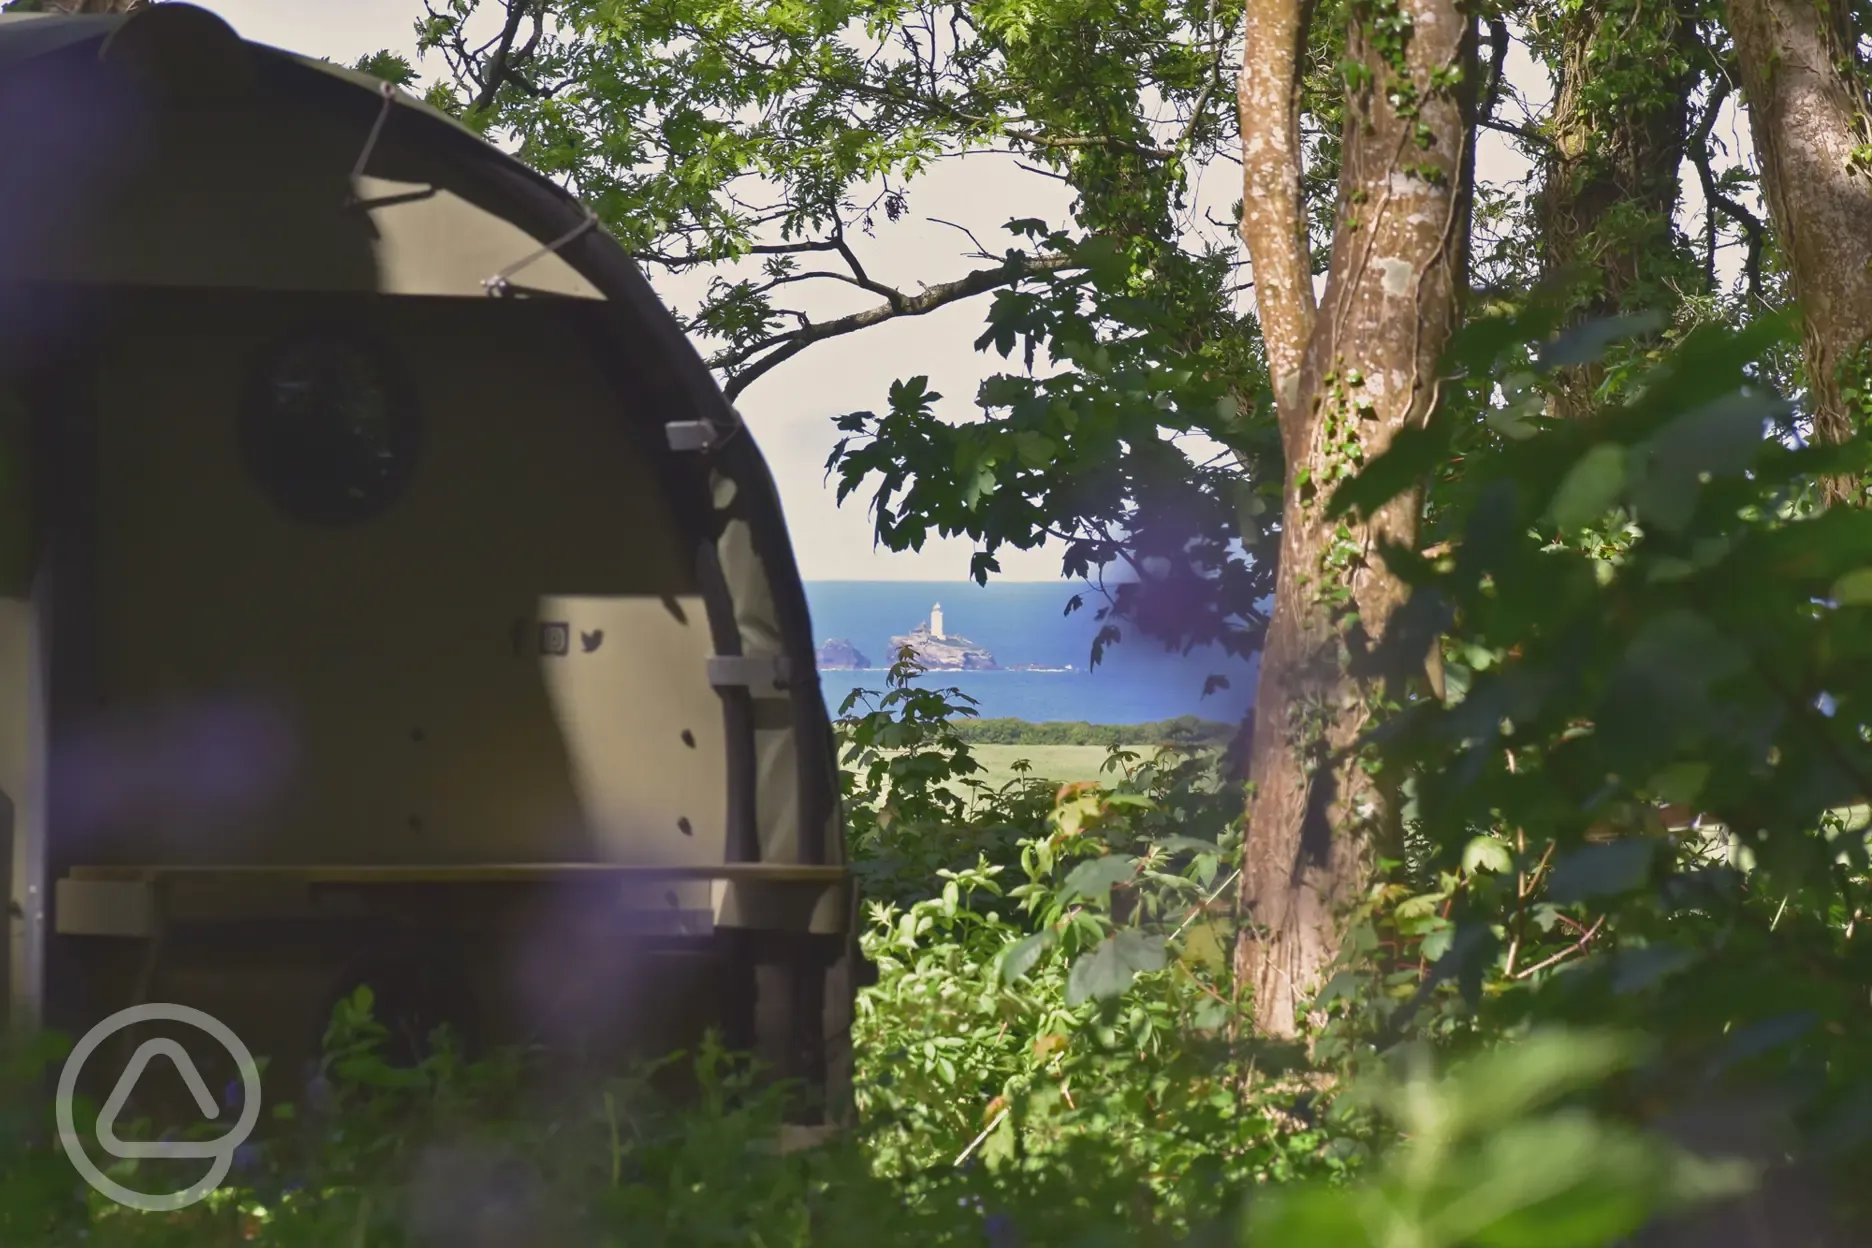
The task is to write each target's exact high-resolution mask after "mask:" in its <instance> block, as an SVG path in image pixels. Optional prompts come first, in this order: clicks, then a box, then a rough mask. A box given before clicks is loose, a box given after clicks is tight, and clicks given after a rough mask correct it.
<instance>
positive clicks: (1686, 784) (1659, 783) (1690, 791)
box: [1645, 762, 1710, 806]
mask: <svg viewBox="0 0 1872 1248" xmlns="http://www.w3.org/2000/svg"><path fill="white" fill-rule="evenodd" d="M1709 776H1710V765H1709V764H1708V763H1701V762H1686V763H1673V764H1672V765H1671V766H1669V767H1666V768H1665V769H1664V770H1663V771H1660V772H1659V773H1658V774H1657V775H1655V776H1653V777H1651V782H1650V783H1649V784H1648V785H1646V786H1645V787H1647V788H1649V789H1650V790H1651V791H1652V792H1653V793H1655V794H1656V795H1657V796H1658V798H1659V799H1660V800H1662V801H1666V802H1675V803H1677V804H1678V805H1681V806H1688V805H1689V804H1690V803H1692V802H1694V801H1696V800H1697V795H1698V794H1700V793H1702V792H1703V786H1704V785H1705V784H1707V783H1708V782H1709Z"/></svg>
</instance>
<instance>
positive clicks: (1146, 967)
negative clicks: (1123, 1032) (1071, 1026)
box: [1066, 930, 1169, 1009]
mask: <svg viewBox="0 0 1872 1248" xmlns="http://www.w3.org/2000/svg"><path fill="white" fill-rule="evenodd" d="M1168 962H1169V955H1168V954H1167V953H1166V952H1165V949H1164V938H1163V937H1161V936H1146V935H1144V934H1143V933H1142V932H1137V931H1129V930H1127V931H1122V932H1119V933H1118V934H1117V935H1115V936H1111V937H1108V938H1107V939H1105V940H1103V941H1101V942H1100V943H1099V946H1098V948H1096V949H1094V950H1092V951H1091V952H1090V953H1086V954H1083V955H1081V956H1080V958H1079V960H1078V961H1077V962H1074V963H1073V968H1072V972H1071V973H1070V974H1069V975H1068V976H1067V977H1066V1005H1067V1007H1068V1008H1069V1009H1077V1008H1078V1007H1079V1006H1081V1005H1083V1004H1085V1003H1086V1002H1087V1001H1095V1000H1096V1001H1108V1000H1110V999H1111V998H1113V997H1116V996H1120V995H1122V994H1123V993H1124V992H1125V990H1126V989H1128V988H1130V987H1131V981H1132V980H1134V979H1136V978H1137V977H1138V976H1139V975H1141V974H1146V973H1148V972H1151V971H1161V970H1162V969H1163V968H1164V967H1165V966H1166V965H1168Z"/></svg>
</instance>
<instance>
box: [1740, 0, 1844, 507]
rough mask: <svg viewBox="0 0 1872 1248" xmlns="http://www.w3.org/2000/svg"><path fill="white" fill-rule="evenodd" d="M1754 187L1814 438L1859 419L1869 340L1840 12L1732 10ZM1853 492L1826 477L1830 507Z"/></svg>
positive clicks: (1769, 0)
mask: <svg viewBox="0 0 1872 1248" xmlns="http://www.w3.org/2000/svg"><path fill="white" fill-rule="evenodd" d="M1729 26H1730V34H1731V36H1732V37H1733V38H1734V40H1735V48H1736V60H1737V62H1738V63H1739V65H1740V68H1741V76H1742V89H1743V95H1744V98H1745V99H1746V101H1747V103H1748V113H1749V127H1750V130H1751V131H1752V133H1753V137H1754V140H1755V151H1756V155H1757V158H1758V159H1759V160H1760V162H1761V170H1762V189H1763V191H1764V192H1765V198H1766V199H1767V201H1768V210H1769V216H1770V219H1771V221H1772V223H1773V225H1774V230H1775V235H1776V238H1777V240H1778V242H1779V244H1780V248H1781V252H1782V254H1783V258H1784V263H1785V264H1786V266H1787V268H1788V270H1789V273H1790V276H1791V278H1792V293H1793V295H1794V300H1795V302H1796V303H1797V304H1798V305H1799V307H1800V311H1801V317H1802V330H1803V346H1804V351H1803V355H1804V356H1805V361H1806V378H1805V380H1806V385H1807V392H1808V409H1809V412H1810V414H1811V417H1812V421H1813V430H1814V435H1815V437H1816V438H1818V439H1820V440H1822V441H1827V442H1839V441H1842V440H1844V439H1846V438H1848V437H1850V436H1852V434H1853V433H1854V432H1856V431H1857V430H1858V429H1859V427H1860V426H1861V424H1862V423H1863V421H1864V409H1865V404H1866V399H1865V395H1866V390H1867V386H1868V384H1869V383H1868V379H1869V377H1872V369H1869V368H1868V360H1867V351H1866V347H1867V340H1868V336H1872V146H1869V145H1868V144H1869V143H1872V107H1868V101H1867V94H1866V87H1865V70H1864V65H1863V63H1862V58H1861V56H1860V54H1859V51H1858V42H1857V38H1856V36H1855V34H1854V31H1853V29H1852V23H1851V16H1850V10H1849V9H1847V8H1845V7H1843V6H1828V5H1822V4H1819V3H1816V0H1730V3H1729ZM1862 489H1863V482H1862V481H1860V480H1857V479H1854V478H1846V477H1833V478H1830V479H1829V480H1828V481H1827V482H1826V483H1825V486H1824V492H1825V497H1826V499H1827V501H1829V502H1841V501H1858V500H1859V499H1860V496H1861V492H1862Z"/></svg>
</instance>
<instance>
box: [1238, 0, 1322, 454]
mask: <svg viewBox="0 0 1872 1248" xmlns="http://www.w3.org/2000/svg"><path fill="white" fill-rule="evenodd" d="M1312 10H1313V0H1248V5H1247V9H1246V12H1245V13H1244V16H1243V46H1242V72H1241V80H1240V85H1239V87H1238V91H1237V94H1238V100H1237V103H1238V106H1239V109H1240V114H1241V132H1242V186H1243V192H1244V193H1243V196H1242V202H1243V208H1242V220H1241V237H1242V242H1243V243H1245V244H1246V245H1247V248H1248V256H1249V258H1250V259H1251V260H1252V261H1253V262H1254V269H1255V302H1256V305H1257V308H1258V310H1259V312H1260V317H1261V337H1262V340H1263V341H1264V342H1265V343H1266V344H1267V356H1268V364H1269V370H1268V371H1269V373H1270V374H1271V380H1272V381H1273V382H1274V395H1275V399H1276V401H1277V403H1278V405H1279V409H1280V415H1281V422H1280V423H1281V426H1282V434H1283V437H1284V439H1285V440H1286V441H1287V442H1288V443H1289V445H1288V447H1287V454H1288V457H1289V460H1290V461H1291V462H1294V463H1298V462H1300V455H1301V454H1302V453H1303V452H1304V449H1305V448H1303V447H1301V446H1299V445H1297V444H1296V439H1297V438H1298V436H1299V434H1298V424H1297V412H1296V411H1295V408H1296V404H1297V401H1298V399H1299V386H1300V369H1301V364H1302V361H1303V359H1304V358H1305V355H1306V349H1307V342H1308V340H1309V339H1310V338H1311V337H1312V335H1313V322H1314V319H1315V317H1316V315H1317V313H1318V302H1317V300H1316V299H1315V298H1314V295H1313V277H1312V263H1311V261H1312V257H1311V254H1310V252H1309V250H1308V247H1307V233H1306V231H1307V214H1306V199H1305V192H1304V190H1303V189H1302V185H1303V182H1302V180H1303V176H1304V174H1305V157H1304V155H1303V149H1302V147H1301V143H1300V82H1301V75H1302V73H1303V72H1304V69H1305V61H1306V48H1307V27H1308V25H1309V22H1310V20H1311V17H1312ZM1290 426H1291V428H1290Z"/></svg>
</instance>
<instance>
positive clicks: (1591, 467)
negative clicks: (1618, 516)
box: [1551, 442, 1628, 533]
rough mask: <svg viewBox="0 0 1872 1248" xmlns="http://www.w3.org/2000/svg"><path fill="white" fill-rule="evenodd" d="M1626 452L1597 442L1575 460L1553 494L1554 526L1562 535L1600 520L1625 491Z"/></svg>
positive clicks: (1614, 444)
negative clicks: (1557, 527)
mask: <svg viewBox="0 0 1872 1248" xmlns="http://www.w3.org/2000/svg"><path fill="white" fill-rule="evenodd" d="M1627 454H1628V452H1627V451H1626V449H1625V447H1624V446H1622V445H1620V444H1619V443H1617V442H1601V443H1600V444H1599V445H1597V446H1595V447H1593V448H1592V449H1591V450H1589V451H1587V452H1586V453H1585V454H1584V455H1582V456H1580V457H1579V460H1578V461H1577V462H1576V463H1575V464H1574V465H1573V467H1572V468H1571V469H1569V470H1568V472H1567V475H1566V478H1565V479H1564V480H1562V481H1561V482H1560V488H1559V489H1558V490H1556V491H1555V492H1554V497H1553V505H1552V508H1551V511H1552V514H1553V521H1554V523H1555V524H1556V525H1557V526H1559V528H1560V529H1561V531H1562V532H1567V533H1571V532H1577V531H1578V530H1580V529H1583V528H1585V527H1586V526H1587V525H1589V524H1593V523H1596V522H1597V521H1599V520H1600V519H1602V518H1603V517H1604V516H1605V514H1606V512H1608V511H1610V510H1612V508H1613V507H1614V506H1616V505H1617V503H1618V501H1619V498H1620V496H1621V495H1622V494H1623V493H1624V491H1625V461H1626V456H1627Z"/></svg>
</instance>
